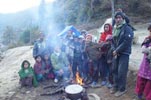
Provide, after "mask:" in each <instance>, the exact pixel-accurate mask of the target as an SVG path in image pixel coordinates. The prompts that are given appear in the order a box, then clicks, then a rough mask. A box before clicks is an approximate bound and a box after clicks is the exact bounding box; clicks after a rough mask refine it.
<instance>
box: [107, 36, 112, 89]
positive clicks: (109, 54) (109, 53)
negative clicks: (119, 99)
mask: <svg viewBox="0 0 151 100" xmlns="http://www.w3.org/2000/svg"><path fill="white" fill-rule="evenodd" d="M106 43H107V55H106V56H107V65H108V83H107V87H108V88H112V84H113V67H112V66H113V55H112V52H113V50H112V48H111V45H112V35H108V36H107V37H106Z"/></svg>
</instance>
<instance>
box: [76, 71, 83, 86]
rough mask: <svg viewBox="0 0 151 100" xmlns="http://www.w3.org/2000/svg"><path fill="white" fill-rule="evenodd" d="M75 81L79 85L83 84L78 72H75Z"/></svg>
mask: <svg viewBox="0 0 151 100" xmlns="http://www.w3.org/2000/svg"><path fill="white" fill-rule="evenodd" d="M76 83H77V84H79V85H84V83H83V79H82V78H81V77H80V74H79V72H77V73H76Z"/></svg>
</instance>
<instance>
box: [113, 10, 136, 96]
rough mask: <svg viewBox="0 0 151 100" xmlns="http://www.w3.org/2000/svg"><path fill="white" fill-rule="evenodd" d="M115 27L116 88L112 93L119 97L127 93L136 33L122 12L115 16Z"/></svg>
mask: <svg viewBox="0 0 151 100" xmlns="http://www.w3.org/2000/svg"><path fill="white" fill-rule="evenodd" d="M115 25H116V26H115V27H114V30H113V45H112V48H113V56H114V72H113V75H114V76H113V77H114V87H113V89H112V90H111V91H110V93H115V96H117V97H118V96H121V95H122V94H124V93H125V92H126V76H127V72H128V63H129V55H130V54H131V46H132V39H133V34H134V33H133V31H132V28H131V27H130V26H128V25H127V23H126V22H125V16H124V14H123V13H122V12H117V13H116V14H115Z"/></svg>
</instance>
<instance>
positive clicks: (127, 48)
mask: <svg viewBox="0 0 151 100" xmlns="http://www.w3.org/2000/svg"><path fill="white" fill-rule="evenodd" d="M133 36H134V33H133V30H132V28H131V27H130V26H128V25H127V24H124V25H123V26H122V27H121V31H120V34H119V36H118V37H117V38H116V37H113V45H112V48H113V50H115V51H116V52H117V53H118V54H127V55H130V54H131V47H132V40H133Z"/></svg>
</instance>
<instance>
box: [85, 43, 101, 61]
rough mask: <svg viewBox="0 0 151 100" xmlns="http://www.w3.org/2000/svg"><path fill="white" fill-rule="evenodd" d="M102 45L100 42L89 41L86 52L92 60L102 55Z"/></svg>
mask: <svg viewBox="0 0 151 100" xmlns="http://www.w3.org/2000/svg"><path fill="white" fill-rule="evenodd" d="M101 47H102V44H99V43H93V42H90V43H87V44H86V48H85V49H86V53H87V55H88V58H89V59H90V60H95V61H96V60H98V59H99V58H100V57H101V55H102V54H101V50H100V48H101Z"/></svg>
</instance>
